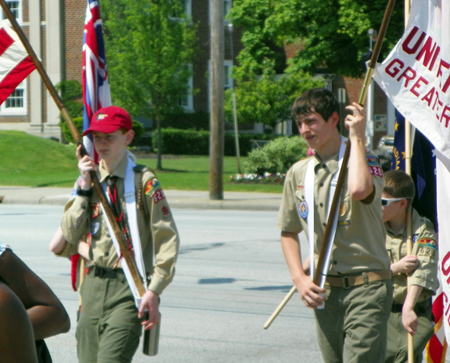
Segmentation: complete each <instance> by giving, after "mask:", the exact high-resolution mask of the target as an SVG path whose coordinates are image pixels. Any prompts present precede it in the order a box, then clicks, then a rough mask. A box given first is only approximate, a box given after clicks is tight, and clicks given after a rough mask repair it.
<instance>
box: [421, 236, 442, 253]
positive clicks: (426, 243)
mask: <svg viewBox="0 0 450 363" xmlns="http://www.w3.org/2000/svg"><path fill="white" fill-rule="evenodd" d="M417 243H418V244H419V245H420V247H431V248H434V249H435V250H437V249H438V248H437V244H436V241H435V240H434V239H433V238H419V239H418V240H417Z"/></svg>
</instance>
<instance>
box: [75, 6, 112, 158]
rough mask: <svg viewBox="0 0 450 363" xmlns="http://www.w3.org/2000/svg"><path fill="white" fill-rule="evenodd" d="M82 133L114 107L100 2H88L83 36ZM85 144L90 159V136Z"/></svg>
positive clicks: (91, 151)
mask: <svg viewBox="0 0 450 363" xmlns="http://www.w3.org/2000/svg"><path fill="white" fill-rule="evenodd" d="M82 78H83V103H84V112H83V131H84V130H86V129H87V128H88V127H89V125H90V122H91V118H92V116H93V115H94V113H95V112H96V111H97V110H99V109H101V108H103V107H107V106H110V105H111V94H110V89H109V80H108V70H107V67H106V57H105V46H104V42H103V26H102V19H101V17H100V6H99V0H88V1H87V9H86V20H85V24H84V36H83V76H82ZM83 144H84V146H85V148H86V150H87V151H88V152H89V154H90V155H91V156H95V161H96V162H98V159H97V156H96V155H94V147H93V144H92V138H91V136H90V135H89V136H85V137H84V138H83Z"/></svg>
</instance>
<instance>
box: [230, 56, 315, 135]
mask: <svg viewBox="0 0 450 363" xmlns="http://www.w3.org/2000/svg"><path fill="white" fill-rule="evenodd" d="M266 64H267V67H266V68H264V69H263V70H262V72H263V73H262V75H261V76H257V75H256V74H255V73H252V74H247V75H246V77H245V79H241V80H240V81H239V82H238V86H237V87H236V88H235V89H234V90H228V91H226V93H225V115H226V117H227V119H228V120H233V100H232V92H234V93H235V95H236V109H237V119H238V121H239V122H244V123H253V122H262V123H263V124H265V125H268V126H270V127H272V130H273V131H275V126H276V124H277V123H279V122H282V121H285V120H288V119H290V110H291V107H292V104H293V103H294V100H295V99H296V98H297V97H298V96H299V95H301V94H302V93H303V92H304V91H306V90H307V89H309V88H313V87H323V85H324V82H323V80H321V79H313V78H311V77H309V76H308V75H306V74H303V73H294V74H283V75H281V76H277V74H276V73H275V70H274V69H273V67H272V65H273V64H271V63H270V62H266Z"/></svg>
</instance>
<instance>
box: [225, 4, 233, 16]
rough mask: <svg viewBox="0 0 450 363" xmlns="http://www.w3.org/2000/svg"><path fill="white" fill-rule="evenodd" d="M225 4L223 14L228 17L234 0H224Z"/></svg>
mask: <svg viewBox="0 0 450 363" xmlns="http://www.w3.org/2000/svg"><path fill="white" fill-rule="evenodd" d="M223 6H224V9H223V14H224V15H225V17H226V16H227V15H228V14H229V12H230V10H231V7H232V6H233V2H232V1H231V0H224V3H223Z"/></svg>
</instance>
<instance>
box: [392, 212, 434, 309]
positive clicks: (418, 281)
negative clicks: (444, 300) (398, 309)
mask: <svg viewBox="0 0 450 363" xmlns="http://www.w3.org/2000/svg"><path fill="white" fill-rule="evenodd" d="M385 226H386V232H387V236H386V249H387V251H388V254H389V257H390V258H391V263H394V262H397V261H399V260H401V259H402V258H403V257H405V256H406V255H407V251H406V238H407V235H406V228H404V229H403V230H401V231H400V232H399V233H397V234H394V233H393V232H392V230H391V229H390V227H389V224H388V223H385ZM412 231H413V236H412V239H413V242H414V245H413V250H412V254H413V255H415V256H417V258H418V260H419V265H418V266H417V268H416V270H415V271H414V272H413V274H412V276H411V285H417V286H422V287H423V290H422V293H421V294H420V296H419V299H418V300H417V302H421V301H424V300H426V299H429V298H430V297H431V296H432V295H434V294H435V293H436V290H437V288H438V287H439V281H438V279H437V262H438V250H437V243H436V233H435V232H434V228H433V224H432V223H431V222H430V221H429V220H428V219H426V218H423V217H420V216H419V214H418V213H417V212H416V210H415V209H413V213H412ZM406 280H407V277H406V274H398V275H395V276H394V277H393V283H394V302H395V303H397V304H403V303H404V302H405V298H406V293H407V286H408V285H407V281H406Z"/></svg>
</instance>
